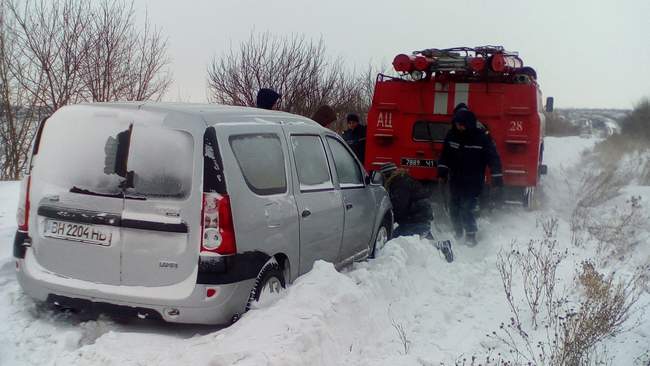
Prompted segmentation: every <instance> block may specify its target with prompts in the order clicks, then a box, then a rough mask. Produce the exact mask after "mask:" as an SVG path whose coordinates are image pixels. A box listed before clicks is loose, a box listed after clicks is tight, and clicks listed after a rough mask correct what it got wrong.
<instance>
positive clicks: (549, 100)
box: [546, 97, 553, 113]
mask: <svg viewBox="0 0 650 366" xmlns="http://www.w3.org/2000/svg"><path fill="white" fill-rule="evenodd" d="M546 112H548V113H551V112H553V97H547V98H546Z"/></svg>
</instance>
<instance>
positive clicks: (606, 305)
mask: <svg viewBox="0 0 650 366" xmlns="http://www.w3.org/2000/svg"><path fill="white" fill-rule="evenodd" d="M578 281H579V283H580V287H581V290H582V291H583V300H582V301H581V302H580V305H579V308H578V310H577V311H575V312H568V313H567V315H566V317H565V318H564V319H562V320H561V322H560V325H561V329H562V333H561V335H560V337H559V339H558V340H559V342H558V345H559V350H560V352H558V355H557V358H556V359H555V360H556V361H559V362H560V363H559V365H588V364H590V361H591V360H592V359H593V357H592V356H591V351H592V350H594V348H595V346H596V345H597V344H598V343H600V342H602V341H603V340H605V339H607V338H610V337H614V336H616V335H618V334H620V333H621V332H623V331H624V330H626V329H625V324H626V322H627V321H628V319H629V318H630V316H631V315H632V314H633V306H634V305H635V304H636V303H637V302H638V300H639V298H640V296H641V294H642V288H643V286H644V284H643V282H644V279H643V277H642V272H638V273H637V274H636V275H634V276H633V277H632V278H630V279H628V280H622V281H618V280H615V278H614V276H613V275H609V276H605V275H603V274H601V273H599V272H598V271H597V270H596V269H595V267H594V264H593V263H591V262H583V263H582V270H581V272H580V273H579V275H578Z"/></svg>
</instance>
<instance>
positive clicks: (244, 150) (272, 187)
mask: <svg viewBox="0 0 650 366" xmlns="http://www.w3.org/2000/svg"><path fill="white" fill-rule="evenodd" d="M230 147H231V148H232V151H233V153H234V154H235V159H236V160H237V164H239V168H240V169H241V172H242V174H243V176H244V180H245V181H246V184H247V185H248V188H250V190H251V191H253V192H254V193H256V194H259V195H270V194H278V193H284V192H286V191H287V177H286V171H285V168H284V154H283V153H282V143H281V142H280V139H279V138H278V136H277V135H274V134H247V135H236V136H231V137H230Z"/></svg>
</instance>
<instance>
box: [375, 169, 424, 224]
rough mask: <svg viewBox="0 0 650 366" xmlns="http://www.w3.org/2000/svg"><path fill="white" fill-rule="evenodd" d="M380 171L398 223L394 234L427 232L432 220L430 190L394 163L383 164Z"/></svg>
mask: <svg viewBox="0 0 650 366" xmlns="http://www.w3.org/2000/svg"><path fill="white" fill-rule="evenodd" d="M380 171H381V173H382V174H383V175H384V186H385V188H386V190H387V191H388V194H389V196H390V202H391V203H392V205H393V216H394V219H395V222H396V223H397V224H398V225H399V226H398V227H397V229H395V232H394V235H395V236H402V235H415V234H419V235H423V236H424V235H427V234H429V233H430V229H431V220H433V210H432V209H431V202H430V201H429V198H430V197H431V192H430V191H429V190H427V189H426V188H425V187H424V186H422V184H420V182H418V181H416V180H415V179H413V178H411V176H409V174H408V172H407V171H406V170H403V169H397V165H395V163H387V164H384V165H383V166H382V167H381V170H380Z"/></svg>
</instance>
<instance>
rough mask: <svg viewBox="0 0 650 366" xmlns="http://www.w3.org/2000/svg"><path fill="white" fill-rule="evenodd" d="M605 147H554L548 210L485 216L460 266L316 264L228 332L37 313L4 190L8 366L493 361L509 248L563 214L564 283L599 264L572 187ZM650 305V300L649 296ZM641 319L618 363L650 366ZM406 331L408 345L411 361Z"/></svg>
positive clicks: (424, 256)
mask: <svg viewBox="0 0 650 366" xmlns="http://www.w3.org/2000/svg"><path fill="white" fill-rule="evenodd" d="M595 142H596V141H595V140H593V139H582V138H577V137H567V138H547V139H546V149H545V162H546V164H547V165H548V166H549V175H548V176H546V177H544V178H543V181H542V182H543V192H542V201H543V202H542V204H541V207H540V209H539V210H537V211H534V212H527V211H524V210H523V209H520V208H508V209H503V210H500V211H497V212H495V213H493V214H492V216H490V217H487V218H481V219H480V221H479V223H480V226H481V232H480V236H479V240H480V243H479V245H478V246H477V247H474V248H470V247H466V246H464V245H458V244H457V245H455V253H456V261H455V262H454V263H452V264H448V263H446V262H445V261H444V259H443V258H442V257H441V256H440V254H439V253H438V252H437V251H436V250H435V249H434V248H433V247H432V246H431V245H430V244H429V243H427V242H425V241H420V240H419V239H416V238H415V237H409V238H398V239H394V240H392V241H391V242H389V243H388V244H387V246H386V248H385V249H384V251H383V252H382V253H380V255H379V256H378V258H377V259H374V260H369V261H368V262H363V263H357V264H355V265H354V266H353V267H352V268H349V269H346V270H344V271H343V272H337V271H335V270H334V268H333V266H332V265H331V264H329V263H325V262H318V263H316V265H315V267H314V269H313V270H312V271H311V272H310V273H308V274H306V275H304V276H302V277H300V278H298V279H297V280H296V281H295V282H294V284H293V285H292V286H291V287H290V288H289V289H288V291H286V292H285V293H284V294H283V296H282V297H280V298H279V299H277V300H276V301H275V302H273V303H271V304H268V305H267V306H266V307H264V308H261V309H255V310H253V311H250V312H248V313H247V314H245V315H244V316H243V318H242V319H241V320H240V321H239V322H237V323H236V324H234V325H233V326H231V327H228V328H224V329H218V328H215V327H205V326H201V327H199V326H183V325H174V324H164V323H158V322H152V321H140V320H134V321H132V322H128V323H116V322H114V321H112V320H110V319H108V318H100V319H99V320H97V321H87V322H82V321H80V320H79V319H77V318H75V317H74V316H71V315H66V314H58V313H53V312H51V311H49V310H44V309H42V308H41V307H39V306H38V305H37V304H34V303H33V302H32V301H31V300H30V299H28V298H26V297H25V296H24V295H23V294H22V292H21V290H20V287H19V285H18V283H17V282H16V280H15V273H14V272H15V270H14V263H13V260H12V249H11V246H12V240H13V234H14V231H15V217H14V214H15V208H16V205H17V202H16V201H17V195H18V184H17V183H15V182H0V243H1V244H2V245H1V246H0V365H72V364H77V365H211V366H221V365H233V364H236V365H311V366H316V365H391V366H395V365H441V364H445V365H453V364H454V362H456V360H459V359H460V358H461V357H468V356H471V355H483V354H484V353H485V350H486V349H487V348H488V347H495V346H498V344H497V343H495V341H494V340H492V339H490V338H488V337H487V336H486V334H488V333H491V332H492V331H495V330H497V329H498V327H499V324H500V323H501V322H504V321H507V320H508V318H509V316H510V315H509V311H508V306H507V304H506V301H505V297H504V295H503V287H502V283H501V279H500V276H499V272H498V271H497V268H496V265H495V264H496V261H497V254H498V253H499V250H500V249H501V248H502V247H509V245H510V243H511V241H512V240H514V239H518V240H520V241H522V242H525V241H528V240H529V239H531V238H536V237H540V236H541V229H540V228H539V227H538V226H539V225H538V222H539V221H540V219H541V218H544V217H557V218H558V219H559V226H558V235H557V238H558V240H559V242H560V245H561V246H563V247H566V248H568V249H569V252H570V254H569V257H568V259H567V261H569V264H571V265H568V266H565V267H563V268H562V271H561V273H560V274H559V276H560V277H561V279H562V281H564V282H565V283H569V282H570V281H572V278H573V276H574V275H575V266H573V264H574V263H580V262H581V261H582V260H584V259H587V258H591V259H593V258H594V257H596V256H597V254H596V253H595V252H594V251H593V250H591V251H590V250H587V249H578V248H573V247H571V244H570V230H569V224H568V220H569V218H570V214H571V211H572V208H573V206H574V204H575V192H574V189H575V187H573V188H572V185H571V184H568V183H567V181H571V179H573V178H575V177H577V176H579V173H580V172H581V169H583V164H581V160H580V159H581V157H582V156H583V155H584V154H585V153H586V152H587V151H588V150H589V149H590V148H591V147H592V146H593V144H594V143H595ZM631 195H641V196H643V199H642V204H643V205H645V206H644V207H643V208H644V210H645V213H646V214H649V213H650V210H649V209H648V207H650V203H649V202H650V187H637V186H628V187H626V188H625V189H624V190H623V196H621V197H619V198H615V199H613V200H611V202H608V203H607V204H611V205H613V204H615V203H616V202H619V201H620V200H623V202H624V199H625V197H626V196H631ZM645 234H646V238H647V233H645ZM649 247H650V244H649V242H648V240H645V241H643V242H641V243H640V244H639V245H638V246H637V247H635V252H633V253H631V255H630V256H629V257H626V258H623V259H621V260H617V261H615V262H611V264H610V266H611V268H607V270H611V271H618V272H621V273H625V272H626V271H628V270H630V269H631V268H634V267H635V266H637V265H640V264H644V263H647V261H648V259H650V248H649ZM641 302H642V303H645V304H647V303H649V302H650V294H648V293H647V292H646V293H644V295H643V297H642V299H641ZM634 321H638V322H639V325H638V326H637V327H635V328H634V329H633V330H631V331H630V332H627V333H624V334H622V335H621V336H619V337H616V338H613V339H608V340H607V346H608V349H609V356H610V357H611V358H613V362H612V364H613V365H635V364H636V365H643V366H646V364H645V363H643V364H641V363H640V362H641V361H640V360H641V359H642V358H640V356H641V355H643V354H644V352H646V351H648V350H649V349H650V310H649V309H648V308H647V307H646V308H643V309H638V311H637V313H636V314H635V316H634ZM397 328H401V329H403V333H404V336H405V337H406V339H407V340H408V342H407V346H408V351H407V352H406V350H405V347H404V342H402V341H401V340H400V337H399V334H398V331H397ZM644 362H647V361H644Z"/></svg>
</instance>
